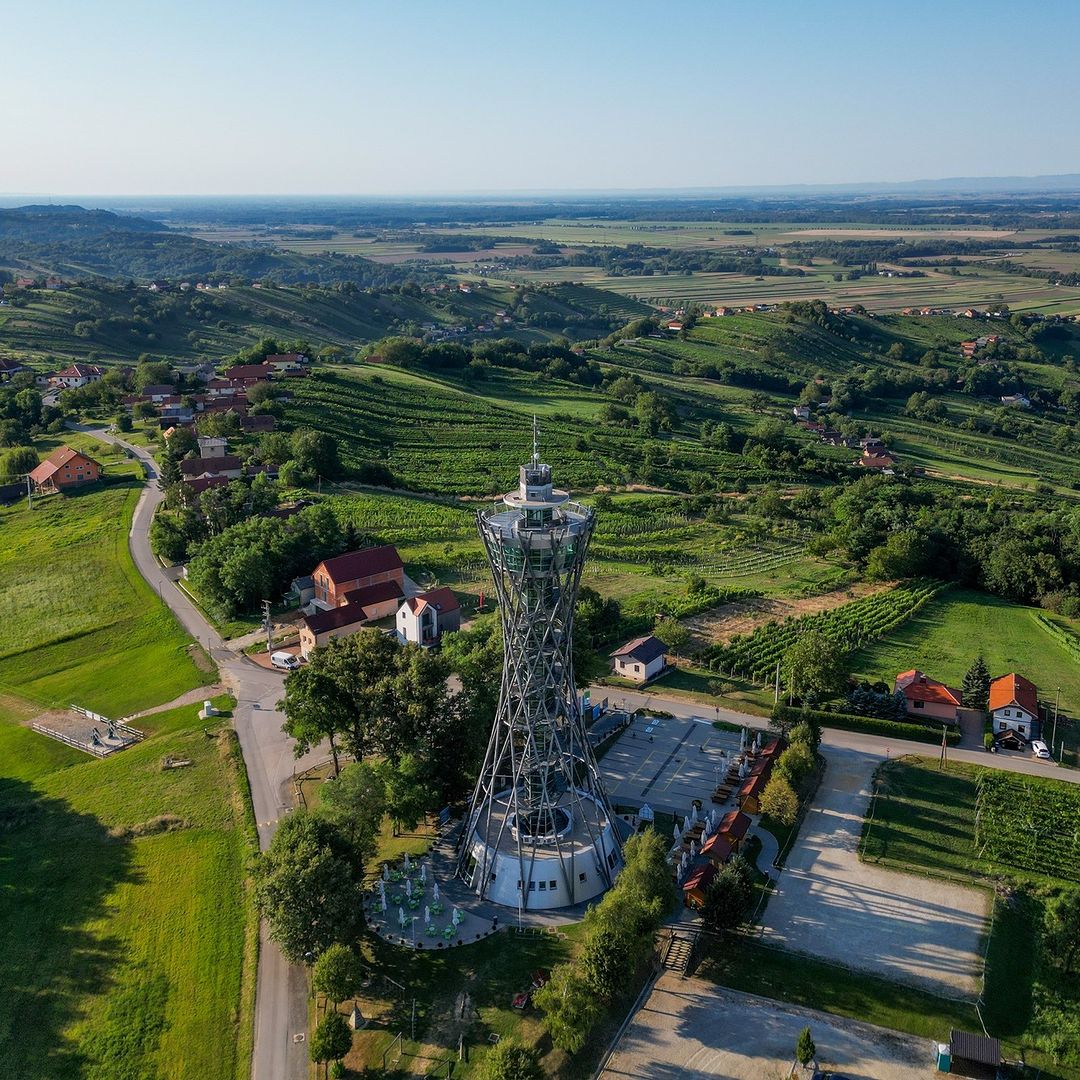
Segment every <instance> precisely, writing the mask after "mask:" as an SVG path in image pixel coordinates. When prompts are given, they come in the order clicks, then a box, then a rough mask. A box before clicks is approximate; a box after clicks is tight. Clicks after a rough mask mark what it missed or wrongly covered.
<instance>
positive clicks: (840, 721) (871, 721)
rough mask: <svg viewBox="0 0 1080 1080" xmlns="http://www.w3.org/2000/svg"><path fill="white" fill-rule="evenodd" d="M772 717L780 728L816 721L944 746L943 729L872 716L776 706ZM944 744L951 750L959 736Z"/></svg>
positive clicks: (955, 733)
mask: <svg viewBox="0 0 1080 1080" xmlns="http://www.w3.org/2000/svg"><path fill="white" fill-rule="evenodd" d="M772 715H773V719H774V720H776V721H777V722H778V723H781V724H797V723H798V722H799V721H800V720H816V721H817V723H819V724H820V725H821V726H822V727H830V728H840V729H842V730H843V731H861V732H862V733H863V734H864V735H884V736H886V737H892V738H894V739H911V740H914V741H915V742H926V743H940V742H941V728H940V727H938V728H933V727H927V726H924V725H922V724H905V723H902V722H901V721H899V720H879V719H877V718H875V717H873V716H853V715H852V714H851V713H837V712H826V711H825V710H824V709H796V708H793V707H791V706H789V705H777V706H776V708H774V709H773V714H772ZM945 740H946V742H947V743H948V744H949V745H950V746H955V745H956V743H958V742H959V741H960V732H959V731H955V730H950V731H949V733H948V734H947V735H946V736H945Z"/></svg>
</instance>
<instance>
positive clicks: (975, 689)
mask: <svg viewBox="0 0 1080 1080" xmlns="http://www.w3.org/2000/svg"><path fill="white" fill-rule="evenodd" d="M960 698H961V700H962V701H963V703H964V708H966V709H983V710H985V709H986V707H987V705H988V704H989V702H990V671H989V669H988V668H987V666H986V661H985V660H984V659H983V658H982V654H981V653H980V654H979V655H978V656H976V657H975V660H974V662H973V663H972V665H971V667H969V668H968V669H967V672H966V674H965V675H964V681H963V682H962V683H961V684H960Z"/></svg>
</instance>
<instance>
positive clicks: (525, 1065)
mask: <svg viewBox="0 0 1080 1080" xmlns="http://www.w3.org/2000/svg"><path fill="white" fill-rule="evenodd" d="M543 1075H544V1074H543V1071H542V1070H541V1068H540V1063H539V1061H538V1060H537V1057H536V1051H534V1050H530V1049H529V1048H527V1047H525V1046H522V1045H521V1044H520V1043H518V1042H515V1041H514V1040H513V1039H502V1040H500V1041H499V1042H498V1043H497V1044H496V1045H495V1047H494V1048H493V1049H492V1050H491V1051H490V1053H489V1054H488V1056H487V1057H486V1058H485V1059H484V1067H483V1068H482V1069H481V1071H480V1076H481V1077H482V1080H541V1077H542V1076H543Z"/></svg>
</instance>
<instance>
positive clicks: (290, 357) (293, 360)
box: [263, 352, 308, 371]
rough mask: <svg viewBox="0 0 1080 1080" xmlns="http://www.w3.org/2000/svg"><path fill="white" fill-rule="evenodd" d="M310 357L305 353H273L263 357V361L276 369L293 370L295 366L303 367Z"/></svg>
mask: <svg viewBox="0 0 1080 1080" xmlns="http://www.w3.org/2000/svg"><path fill="white" fill-rule="evenodd" d="M307 362H308V358H307V357H306V356H305V355H304V354H303V353H298V352H290V353H273V354H272V355H270V356H267V357H265V358H264V359H263V363H264V364H267V365H268V366H270V367H272V368H273V369H274V370H275V371H291V370H292V369H293V368H298V367H303V366H304V365H305V364H306V363H307Z"/></svg>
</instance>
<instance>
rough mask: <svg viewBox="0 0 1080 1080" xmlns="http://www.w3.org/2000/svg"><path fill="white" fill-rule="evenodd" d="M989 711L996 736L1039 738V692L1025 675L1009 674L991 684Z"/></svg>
mask: <svg viewBox="0 0 1080 1080" xmlns="http://www.w3.org/2000/svg"><path fill="white" fill-rule="evenodd" d="M989 711H990V724H991V729H992V730H993V732H994V735H995V736H996V737H1000V736H1001V735H1002V734H1003V733H1005V732H1008V731H1015V732H1016V734H1017V735H1020V736H1021V737H1022V738H1024V739H1037V738H1038V737H1039V692H1038V690H1037V689H1036V687H1035V684H1034V683H1033V682H1031V681H1030V680H1029V679H1025V678H1024V676H1023V675H1017V674H1016V673H1015V672H1010V673H1009V674H1008V675H1002V676H1000V677H999V678H997V679H994V680H993V681H992V682H991V683H990V704H989Z"/></svg>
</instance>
